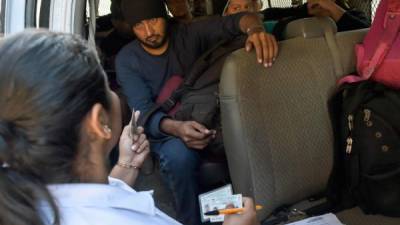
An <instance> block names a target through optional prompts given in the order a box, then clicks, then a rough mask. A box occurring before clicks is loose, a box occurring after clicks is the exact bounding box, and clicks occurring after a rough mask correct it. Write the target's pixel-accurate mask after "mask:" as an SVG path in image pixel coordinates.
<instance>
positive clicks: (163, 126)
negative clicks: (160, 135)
mask: <svg viewBox="0 0 400 225" xmlns="http://www.w3.org/2000/svg"><path fill="white" fill-rule="evenodd" d="M181 124H182V121H176V120H173V119H171V118H164V119H163V120H161V122H160V130H161V131H162V132H164V133H166V134H169V135H172V136H175V137H179V132H178V131H179V127H181Z"/></svg>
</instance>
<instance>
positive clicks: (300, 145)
mask: <svg viewBox="0 0 400 225" xmlns="http://www.w3.org/2000/svg"><path fill="white" fill-rule="evenodd" d="M365 33H366V31H365V30H361V31H355V32H347V33H340V34H337V36H336V38H335V40H336V43H337V46H339V49H338V52H339V55H340V58H341V59H342V67H343V70H344V71H345V73H350V72H352V71H355V65H354V62H355V60H354V54H353V51H352V49H353V48H354V45H355V44H356V43H358V42H361V40H362V38H363V36H364V35H365ZM279 48H280V53H279V57H278V59H277V61H276V62H275V64H274V66H273V67H272V68H268V69H266V68H264V67H262V66H261V65H259V64H257V63H256V59H255V55H254V54H248V53H246V52H245V51H243V50H238V51H236V52H234V53H233V54H232V55H230V56H229V57H228V58H227V60H226V62H225V65H224V69H223V72H222V78H221V84H220V97H221V113H222V126H223V134H224V142H225V147H226V154H227V159H228V164H229V170H230V173H231V178H232V182H233V186H234V189H235V192H237V193H243V194H244V195H248V196H251V197H254V198H255V200H256V202H257V203H258V204H261V205H263V206H264V209H263V210H262V211H261V213H259V217H260V218H265V217H266V216H268V215H269V214H270V213H271V212H272V210H273V209H275V208H276V207H279V206H281V205H282V204H293V203H296V202H299V201H301V200H303V199H305V198H307V197H309V196H311V195H313V194H316V193H318V192H321V191H323V190H324V189H325V187H326V184H327V181H328V178H329V174H330V171H331V169H332V165H333V138H332V137H333V134H332V132H331V125H330V121H329V115H328V111H327V101H328V98H329V96H331V94H332V93H333V91H334V90H335V83H336V80H337V78H338V75H337V74H336V73H335V68H334V65H333V57H332V54H331V51H330V49H329V47H328V45H327V42H326V39H325V37H316V38H303V37H298V38H293V39H290V40H286V41H283V42H281V43H280V44H279ZM357 212H358V211H357V210H355V211H354V212H353V211H349V212H344V213H343V214H341V215H340V218H343V219H344V220H343V222H347V221H349V222H348V223H347V224H348V225H358V224H366V225H368V224H371V225H372V224H374V225H383V224H388V225H389V224H393V223H391V222H388V223H379V224H377V223H369V220H368V219H366V220H365V223H357V222H355V221H359V220H358V219H357V218H358V217H360V218H364V217H363V215H359V214H357ZM353 214H354V215H355V216H354V218H355V219H354V218H353V217H352V215H353ZM374 218H375V217H374ZM353 219H354V220H353ZM385 219H387V220H388V221H398V222H397V224H400V220H393V219H388V218H385ZM378 220H379V218H378ZM371 221H372V220H371Z"/></svg>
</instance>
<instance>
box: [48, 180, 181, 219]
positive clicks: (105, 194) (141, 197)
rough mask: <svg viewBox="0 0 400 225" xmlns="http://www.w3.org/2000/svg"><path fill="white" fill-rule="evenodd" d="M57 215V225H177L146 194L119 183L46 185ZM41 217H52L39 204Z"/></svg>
mask: <svg viewBox="0 0 400 225" xmlns="http://www.w3.org/2000/svg"><path fill="white" fill-rule="evenodd" d="M48 188H49V190H50V192H51V193H52V195H53V197H54V198H55V200H56V204H57V206H58V208H59V211H60V214H61V225H130V224H134V225H153V224H154V225H155V224H157V225H179V224H180V223H178V222H177V221H175V220H174V219H172V218H171V217H169V216H167V215H166V214H164V213H163V212H161V211H160V210H159V209H157V208H156V207H155V205H154V200H153V197H152V195H151V193H150V192H136V191H135V190H133V189H132V188H131V187H129V186H128V185H127V184H125V183H124V182H122V181H121V180H118V179H115V178H111V177H109V184H60V185H49V186H48ZM40 207H41V209H42V210H43V213H44V218H45V219H46V220H47V221H46V222H48V224H51V221H53V219H52V218H53V217H52V215H51V213H50V210H49V207H48V204H41V205H40Z"/></svg>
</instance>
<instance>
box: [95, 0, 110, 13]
mask: <svg viewBox="0 0 400 225" xmlns="http://www.w3.org/2000/svg"><path fill="white" fill-rule="evenodd" d="M110 6H111V0H100V1H99V10H98V14H97V15H98V16H105V15H108V14H110V13H111V11H110Z"/></svg>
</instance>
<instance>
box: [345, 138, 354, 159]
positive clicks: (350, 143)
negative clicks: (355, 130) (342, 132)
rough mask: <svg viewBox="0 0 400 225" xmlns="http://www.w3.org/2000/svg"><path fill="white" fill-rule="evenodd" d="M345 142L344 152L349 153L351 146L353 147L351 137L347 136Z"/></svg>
mask: <svg viewBox="0 0 400 225" xmlns="http://www.w3.org/2000/svg"><path fill="white" fill-rule="evenodd" d="M346 142H347V146H346V153H347V154H349V155H350V154H351V150H352V147H353V138H351V137H348V138H347V140H346Z"/></svg>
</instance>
